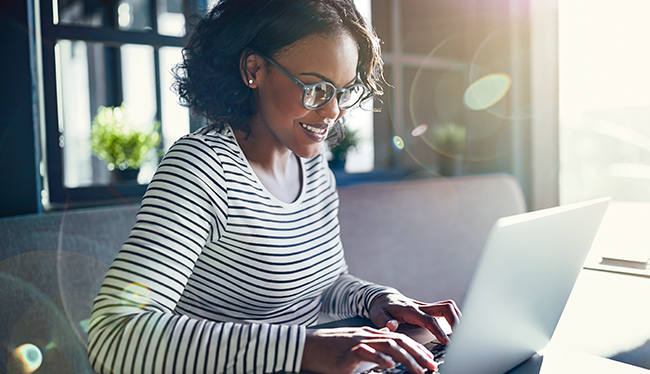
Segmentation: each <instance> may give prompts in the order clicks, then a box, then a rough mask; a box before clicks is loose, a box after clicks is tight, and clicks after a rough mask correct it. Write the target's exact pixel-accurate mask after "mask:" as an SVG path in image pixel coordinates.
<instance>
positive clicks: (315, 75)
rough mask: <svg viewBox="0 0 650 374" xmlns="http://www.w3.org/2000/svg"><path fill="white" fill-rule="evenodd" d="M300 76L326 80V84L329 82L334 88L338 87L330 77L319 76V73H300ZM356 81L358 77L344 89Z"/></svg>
mask: <svg viewBox="0 0 650 374" xmlns="http://www.w3.org/2000/svg"><path fill="white" fill-rule="evenodd" d="M300 75H309V76H313V77H316V78H318V79H320V80H324V81H325V82H329V83H331V84H332V85H333V86H335V87H336V84H334V81H333V80H331V79H329V78H328V77H326V76H324V75H323V74H319V73H311V72H310V73H300ZM356 80H357V77H354V78H352V80H351V81H349V82H348V83H346V84H344V85H343V87H346V86H349V85H351V84H353V83H354V82H355V81H356Z"/></svg>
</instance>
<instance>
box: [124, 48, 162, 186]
mask: <svg viewBox="0 0 650 374" xmlns="http://www.w3.org/2000/svg"><path fill="white" fill-rule="evenodd" d="M120 55H121V59H122V90H123V95H124V107H125V108H126V110H127V112H128V114H129V119H130V120H131V121H132V122H133V125H134V126H136V127H138V128H142V129H144V130H151V129H153V127H154V125H155V122H156V83H155V82H156V79H155V70H154V68H155V64H154V56H153V47H151V46H148V45H136V44H125V45H123V46H122V47H120ZM149 158H150V161H149V162H147V163H146V164H144V165H143V166H142V168H141V169H142V170H141V172H140V174H139V175H138V182H139V183H148V182H149V180H151V176H152V175H153V173H154V171H155V169H156V165H157V164H158V162H157V161H158V159H157V157H156V155H155V152H153V153H152V154H150V155H149Z"/></svg>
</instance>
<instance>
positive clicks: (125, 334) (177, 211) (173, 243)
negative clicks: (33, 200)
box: [88, 137, 305, 373]
mask: <svg viewBox="0 0 650 374" xmlns="http://www.w3.org/2000/svg"><path fill="white" fill-rule="evenodd" d="M225 185H226V184H225V181H224V176H223V171H222V169H221V165H220V160H219V159H218V157H217V155H216V154H215V152H214V150H213V149H211V148H210V147H209V146H208V145H207V144H205V142H203V141H201V140H200V139H197V138H193V137H188V138H185V139H183V140H181V141H179V142H178V143H177V144H175V145H174V146H173V147H172V149H171V150H170V151H169V152H168V154H167V155H166V156H165V159H164V160H163V162H162V163H161V165H160V167H159V169H158V171H157V173H156V176H155V177H154V179H153V180H152V182H151V183H150V185H149V188H148V190H147V193H146V195H145V197H144V199H143V202H142V207H141V210H140V212H139V213H138V220H137V223H136V226H135V227H134V228H133V230H132V232H131V235H130V237H129V239H128V241H127V242H126V243H125V244H124V246H123V248H122V250H121V251H120V253H119V254H118V256H117V258H116V259H115V261H114V263H113V265H112V266H111V268H110V270H109V272H108V274H107V276H106V278H105V280H104V283H103V285H102V288H101V290H100V292H99V294H98V296H97V298H96V299H95V303H94V309H93V315H92V320H91V326H90V330H89V338H88V351H89V359H90V362H91V365H92V367H93V368H94V370H95V371H96V372H98V373H181V372H187V373H221V372H225V371H228V372H235V373H243V372H255V373H264V372H273V371H280V370H285V371H287V372H292V371H296V370H297V369H298V368H299V366H300V357H301V355H302V349H303V345H304V339H305V328H304V327H299V326H289V325H270V324H239V323H231V322H227V323H222V322H214V321H208V320H201V319H193V318H188V317H187V316H183V315H180V314H179V313H178V312H177V308H178V302H179V300H180V299H181V295H182V294H183V293H184V292H186V285H187V283H188V279H189V277H190V276H191V274H192V272H193V270H194V265H195V263H196V261H197V259H198V257H199V255H200V254H201V251H202V249H203V247H204V245H205V243H206V242H207V241H208V240H214V239H216V238H218V237H219V235H220V234H221V232H222V231H223V230H224V225H225V222H226V218H227V217H226V215H227V213H228V210H227V194H226V190H225Z"/></svg>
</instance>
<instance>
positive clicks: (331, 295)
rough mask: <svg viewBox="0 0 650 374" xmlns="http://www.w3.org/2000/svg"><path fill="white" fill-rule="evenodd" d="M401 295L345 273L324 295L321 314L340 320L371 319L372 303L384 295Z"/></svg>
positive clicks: (396, 291)
mask: <svg viewBox="0 0 650 374" xmlns="http://www.w3.org/2000/svg"><path fill="white" fill-rule="evenodd" d="M388 293H390V294H400V292H399V291H398V290H396V289H394V288H391V287H386V286H380V285H378V284H375V283H372V282H368V281H365V280H362V279H359V278H357V277H356V276H354V275H352V274H350V273H348V272H347V271H345V272H343V273H342V274H341V275H340V276H339V278H338V279H337V280H336V281H335V282H334V284H332V285H331V286H330V287H329V288H328V289H326V290H325V292H324V293H323V305H322V306H321V312H323V313H325V314H326V315H330V316H337V317H340V318H349V317H364V318H370V306H371V305H372V302H373V301H374V300H375V299H376V298H377V297H378V296H379V295H382V294H388Z"/></svg>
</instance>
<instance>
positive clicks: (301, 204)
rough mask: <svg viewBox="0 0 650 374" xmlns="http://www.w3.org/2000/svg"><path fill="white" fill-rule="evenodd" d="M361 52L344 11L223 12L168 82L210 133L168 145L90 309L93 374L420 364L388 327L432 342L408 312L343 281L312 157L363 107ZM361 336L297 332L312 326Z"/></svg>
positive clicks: (283, 3) (429, 317)
mask: <svg viewBox="0 0 650 374" xmlns="http://www.w3.org/2000/svg"><path fill="white" fill-rule="evenodd" d="M379 53H380V52H379V47H378V40H377V38H376V36H375V35H374V33H373V32H372V31H371V29H370V28H369V27H368V26H367V25H366V24H365V22H364V20H363V19H362V18H361V16H360V14H359V12H358V11H357V10H356V9H355V7H354V5H353V3H352V1H349V0H325V1H314V0H292V1H290V0H223V1H221V2H220V3H219V4H217V5H216V6H215V8H214V9H212V11H211V12H210V13H209V15H207V17H205V18H204V19H202V20H201V21H200V22H199V23H198V24H197V26H196V29H195V32H194V34H193V36H192V37H191V39H190V42H189V44H188V46H187V48H186V49H185V54H184V57H185V58H184V62H183V64H181V65H180V66H179V67H178V70H177V75H178V76H177V85H176V88H177V90H178V91H179V94H180V96H181V98H182V100H183V101H184V102H185V103H186V104H187V105H188V106H189V107H191V108H192V109H193V110H194V111H195V112H196V113H199V114H202V115H204V116H205V117H206V118H207V119H208V121H209V123H210V125H209V126H207V127H205V128H203V129H201V130H199V131H197V132H196V133H194V134H190V135H188V136H185V137H183V138H182V139H180V140H179V141H178V142H177V143H175V144H174V145H173V146H172V147H171V148H170V150H169V151H168V153H167V154H166V156H165V157H164V159H163V161H162V162H161V164H160V166H159V169H158V171H157V172H156V174H155V176H154V178H153V180H152V181H151V183H150V185H149V188H148V190H147V193H146V195H145V197H144V198H143V201H142V207H141V210H140V212H139V214H138V221H137V223H136V226H135V227H134V228H133V231H132V233H131V236H130V237H129V239H128V241H127V242H126V243H125V244H124V246H123V248H122V250H121V251H120V253H119V254H118V256H117V258H116V259H115V261H114V263H113V265H112V266H111V269H110V271H109V272H108V274H107V276H106V279H105V281H104V283H103V286H102V288H101V290H100V292H99V294H98V296H97V298H96V300H95V304H94V310H93V316H92V322H91V327H90V331H89V347H88V349H89V354H90V361H91V364H92V365H93V368H94V369H95V370H96V371H97V372H99V373H105V372H110V373H121V372H125V373H131V372H152V373H164V372H174V373H181V372H190V373H195V372H197V373H199V372H200V373H203V372H210V373H214V372H219V373H221V372H236V373H243V372H255V373H266V372H277V371H284V372H298V371H300V370H303V371H311V372H321V373H337V374H338V373H350V372H352V371H353V370H354V368H355V367H357V366H358V364H359V363H360V362H362V361H370V362H374V363H377V365H379V366H381V367H384V368H388V367H391V366H393V365H395V363H397V362H400V363H403V364H404V365H405V366H406V367H407V368H408V369H409V370H410V371H411V372H414V373H416V372H423V371H424V369H434V368H435V363H434V362H433V360H432V359H433V357H432V355H431V354H430V353H429V352H428V351H427V350H426V349H425V348H423V347H422V346H421V345H419V344H418V343H416V342H414V341H412V340H411V339H409V338H408V337H406V336H404V335H401V334H398V333H395V332H394V331H395V329H396V328H397V326H398V324H399V323H414V324H418V325H421V326H423V327H426V328H428V329H429V330H431V331H432V332H433V333H434V334H435V335H436V336H437V337H438V338H439V339H440V340H441V341H443V342H446V341H447V337H446V335H445V334H444V332H442V330H441V329H440V327H439V326H438V324H437V322H436V319H435V318H434V317H444V318H446V319H447V321H449V323H451V324H454V323H455V322H457V320H458V314H459V312H458V309H457V308H456V306H455V304H454V303H453V302H451V301H445V302H439V303H434V304H424V303H420V302H417V301H413V300H411V299H409V298H407V297H405V296H403V295H401V294H400V293H399V292H398V291H396V290H394V289H391V288H388V287H383V286H378V285H374V284H371V283H368V282H365V281H362V280H359V279H357V278H355V277H354V276H352V275H350V274H348V272H347V266H346V264H345V260H344V257H343V249H342V246H341V243H340V240H339V228H338V221H337V217H336V214H337V206H338V197H337V193H336V187H335V181H334V177H333V175H332V173H331V171H329V169H328V168H327V162H326V161H325V159H324V157H323V154H322V144H323V142H324V141H325V139H326V138H327V134H328V132H330V131H331V129H332V128H333V127H334V126H338V121H339V120H340V119H341V118H342V117H343V115H344V114H345V113H346V111H347V110H348V109H350V108H351V107H353V106H354V105H358V104H359V102H360V101H362V100H368V99H370V98H371V97H373V96H374V95H377V94H380V93H381V91H380V86H379V82H380V81H381V60H380V54H379ZM324 315H334V316H337V317H350V316H364V317H367V318H370V319H371V320H372V322H373V323H374V324H375V325H377V326H380V327H382V328H380V329H373V328H344V329H310V328H309V326H312V325H315V324H316V323H317V322H318V319H319V317H320V316H324Z"/></svg>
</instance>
